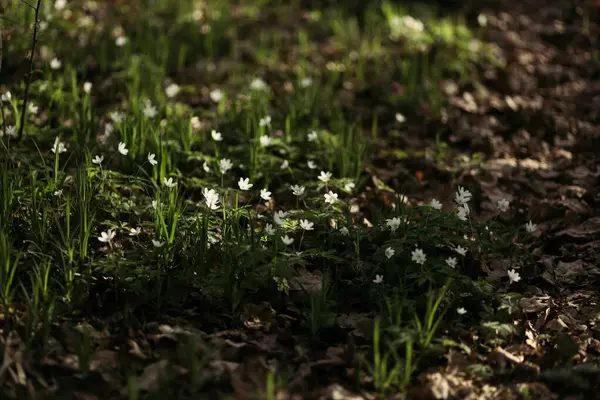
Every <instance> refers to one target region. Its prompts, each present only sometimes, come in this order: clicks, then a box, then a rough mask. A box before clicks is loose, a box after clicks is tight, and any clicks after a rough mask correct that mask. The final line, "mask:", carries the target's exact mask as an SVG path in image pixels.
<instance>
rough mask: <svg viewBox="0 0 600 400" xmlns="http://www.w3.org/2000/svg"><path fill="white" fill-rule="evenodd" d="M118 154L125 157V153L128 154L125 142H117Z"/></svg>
mask: <svg viewBox="0 0 600 400" xmlns="http://www.w3.org/2000/svg"><path fill="white" fill-rule="evenodd" d="M119 153H121V154H123V155H124V156H126V155H127V153H129V150H127V145H126V144H125V142H119Z"/></svg>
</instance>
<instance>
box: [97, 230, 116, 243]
mask: <svg viewBox="0 0 600 400" xmlns="http://www.w3.org/2000/svg"><path fill="white" fill-rule="evenodd" d="M114 237H115V232H114V231H113V230H112V229H109V230H108V231H106V232H102V233H100V236H98V240H99V241H101V242H103V243H110V241H111V240H113V239H114Z"/></svg>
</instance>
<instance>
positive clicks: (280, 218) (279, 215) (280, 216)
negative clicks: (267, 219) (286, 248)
mask: <svg viewBox="0 0 600 400" xmlns="http://www.w3.org/2000/svg"><path fill="white" fill-rule="evenodd" d="M287 216H288V213H287V212H285V211H276V212H275V214H273V221H275V223H276V224H277V225H279V226H281V225H283V224H285V218H286V217H287Z"/></svg>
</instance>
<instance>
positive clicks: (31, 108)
mask: <svg viewBox="0 0 600 400" xmlns="http://www.w3.org/2000/svg"><path fill="white" fill-rule="evenodd" d="M27 108H28V109H29V112H30V113H32V114H37V112H38V110H39V107H38V106H36V105H35V104H33V103H29V105H28V106H27Z"/></svg>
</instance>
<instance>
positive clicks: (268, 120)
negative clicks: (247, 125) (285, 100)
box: [258, 115, 271, 126]
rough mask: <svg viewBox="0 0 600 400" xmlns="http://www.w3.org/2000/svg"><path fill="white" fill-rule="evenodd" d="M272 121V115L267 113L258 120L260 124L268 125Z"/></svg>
mask: <svg viewBox="0 0 600 400" xmlns="http://www.w3.org/2000/svg"><path fill="white" fill-rule="evenodd" d="M270 123H271V116H270V115H267V116H266V117H264V118H261V119H260V120H259V121H258V125H260V126H267V125H269V124H270Z"/></svg>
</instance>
